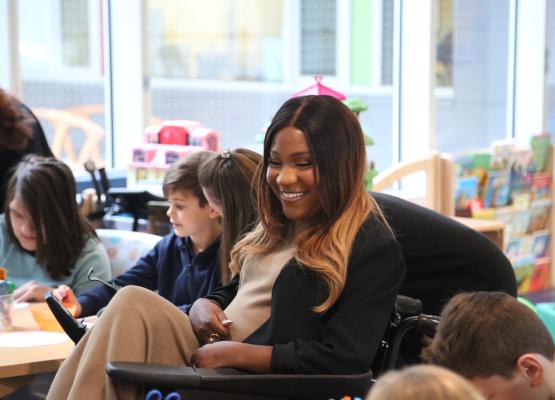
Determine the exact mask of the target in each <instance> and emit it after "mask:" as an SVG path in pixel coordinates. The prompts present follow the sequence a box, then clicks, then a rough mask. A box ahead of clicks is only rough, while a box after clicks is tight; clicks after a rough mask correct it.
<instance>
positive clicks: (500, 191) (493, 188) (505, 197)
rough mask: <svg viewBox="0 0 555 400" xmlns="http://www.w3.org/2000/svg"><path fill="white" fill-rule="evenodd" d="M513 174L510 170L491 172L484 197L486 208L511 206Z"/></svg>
mask: <svg viewBox="0 0 555 400" xmlns="http://www.w3.org/2000/svg"><path fill="white" fill-rule="evenodd" d="M510 194H511V174H510V171H509V170H508V169H505V170H498V171H490V173H489V175H488V183H487V187H486V191H485V196H484V207H486V208H488V207H503V206H506V205H508V204H509V201H510Z"/></svg>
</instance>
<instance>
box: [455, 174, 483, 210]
mask: <svg viewBox="0 0 555 400" xmlns="http://www.w3.org/2000/svg"><path fill="white" fill-rule="evenodd" d="M478 185H479V178H478V177H477V176H475V175H471V176H465V177H462V178H459V179H458V180H457V183H456V186H455V209H456V210H469V209H471V208H472V205H473V204H474V203H475V202H476V201H477V200H478V199H479V194H478Z"/></svg>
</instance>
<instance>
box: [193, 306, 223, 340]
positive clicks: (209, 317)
mask: <svg viewBox="0 0 555 400" xmlns="http://www.w3.org/2000/svg"><path fill="white" fill-rule="evenodd" d="M189 320H190V321H191V325H192V326H193V331H194V332H195V335H196V336H197V339H198V340H199V342H201V343H212V342H216V341H219V340H220V339H224V338H226V337H227V335H228V334H229V331H228V327H230V326H231V324H233V322H232V321H230V320H229V319H227V317H226V315H225V314H224V312H223V311H222V309H221V308H220V306H218V305H217V304H216V303H214V302H213V301H210V300H207V299H198V300H197V301H195V302H194V303H193V306H192V307H191V309H190V310H189Z"/></svg>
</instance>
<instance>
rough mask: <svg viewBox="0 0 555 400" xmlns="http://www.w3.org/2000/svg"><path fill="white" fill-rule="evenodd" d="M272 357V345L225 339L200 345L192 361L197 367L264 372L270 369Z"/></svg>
mask: <svg viewBox="0 0 555 400" xmlns="http://www.w3.org/2000/svg"><path fill="white" fill-rule="evenodd" d="M271 358H272V347H271V346H258V345H253V344H248V343H240V342H232V341H227V340H224V341H222V342H217V343H212V344H207V345H204V346H202V347H199V348H198V349H197V350H196V351H195V352H194V353H193V357H192V362H193V365H194V366H195V367H197V368H220V367H235V368H240V369H244V370H248V371H253V372H259V373H264V372H269V371H270V360H271Z"/></svg>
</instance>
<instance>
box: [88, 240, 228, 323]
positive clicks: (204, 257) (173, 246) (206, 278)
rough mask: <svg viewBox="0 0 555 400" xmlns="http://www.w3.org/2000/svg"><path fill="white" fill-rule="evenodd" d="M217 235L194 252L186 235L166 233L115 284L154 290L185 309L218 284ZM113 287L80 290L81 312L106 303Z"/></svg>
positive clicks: (98, 308)
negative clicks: (199, 250)
mask: <svg viewBox="0 0 555 400" xmlns="http://www.w3.org/2000/svg"><path fill="white" fill-rule="evenodd" d="M219 247H220V239H219V238H218V239H216V240H215V241H214V242H213V243H212V244H211V245H210V246H209V247H208V248H206V250H204V251H202V252H200V253H198V254H196V255H195V254H194V253H193V250H192V249H193V247H192V242H191V239H190V238H189V237H186V238H180V237H179V236H177V235H176V234H175V233H171V234H169V235H166V236H164V237H163V238H162V240H160V241H159V242H158V243H157V244H156V246H154V248H153V249H152V250H150V251H149V252H148V254H146V255H145V256H144V257H141V258H140V259H139V261H138V262H137V264H136V265H135V266H134V267H132V268H130V269H129V270H127V271H126V272H125V273H123V274H122V275H120V276H118V277H117V278H116V279H115V283H116V285H118V286H127V285H136V286H142V287H144V288H147V289H150V290H157V291H158V293H159V294H160V296H162V297H164V298H165V299H167V300H168V301H170V302H171V303H173V304H175V305H176V306H178V307H179V308H180V309H182V310H183V311H184V312H188V311H189V308H190V307H191V305H192V304H193V302H194V301H195V300H196V299H198V298H199V297H203V296H206V295H208V294H210V293H211V292H212V290H213V289H215V288H217V287H218V286H220V285H221V283H220V271H219V258H218V250H219ZM114 294H115V293H114V291H113V290H112V289H110V288H108V287H106V286H104V285H101V286H98V287H96V288H94V289H92V290H89V291H87V292H85V293H82V294H81V295H79V296H78V298H77V300H78V301H79V303H80V304H81V307H82V313H81V316H83V317H84V316H87V315H92V314H95V313H96V312H98V310H100V309H101V308H102V307H104V306H106V305H107V304H108V302H109V301H110V299H111V298H112V297H113V296H114Z"/></svg>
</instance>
